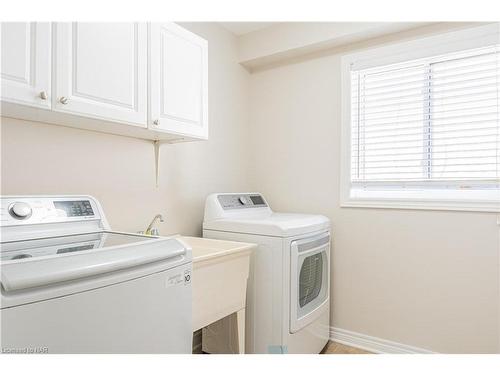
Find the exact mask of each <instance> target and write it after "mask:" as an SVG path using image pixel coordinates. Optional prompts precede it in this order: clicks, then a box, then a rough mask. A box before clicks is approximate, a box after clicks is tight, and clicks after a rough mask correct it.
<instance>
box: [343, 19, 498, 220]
mask: <svg viewBox="0 0 500 375" xmlns="http://www.w3.org/2000/svg"><path fill="white" fill-rule="evenodd" d="M478 29H479V30H481V32H482V33H483V34H484V30H486V32H487V35H488V34H492V35H493V36H494V39H489V43H485V41H486V40H488V39H487V37H483V38H482V37H481V34H480V35H479V36H476V35H474V36H475V38H469V40H471V41H470V42H469V43H463V39H462V38H463V36H464V33H467V31H465V32H461V33H460V32H458V33H457V34H458V35H455V37H456V39H457V41H456V42H455V44H453V43H448V44H446V46H447V47H448V48H449V47H450V45H451V46H452V49H453V50H452V51H446V48H440V46H441V45H444V41H443V40H442V38H439V37H434V38H430V39H427V40H425V41H423V42H422V41H421V42H420V48H422V50H421V51H424V53H425V51H426V50H427V56H424V57H417V58H415V57H416V56H417V55H418V51H419V50H418V49H414V48H416V47H417V46H416V45H414V46H412V44H411V43H409V44H408V45H407V46H406V47H408V49H407V51H411V52H409V53H405V49H404V48H403V49H402V47H405V46H399V51H400V52H398V53H397V54H396V55H395V56H396V59H395V60H398V61H397V62H390V61H391V58H390V52H391V48H390V47H385V48H382V49H380V50H378V51H377V50H373V51H371V52H370V53H369V54H367V56H365V60H364V61H362V62H361V63H358V64H356V62H358V61H359V60H362V59H360V58H359V57H360V55H357V56H355V58H352V57H351V58H349V57H348V58H347V59H346V60H347V61H345V66H346V71H345V72H344V74H345V75H346V76H347V77H344V80H345V82H346V80H348V82H347V83H348V85H347V86H348V87H349V90H345V88H346V87H345V86H346V85H344V89H343V96H347V97H348V99H349V100H348V101H349V102H348V103H347V104H348V105H347V106H344V114H343V117H344V126H348V129H344V130H346V131H345V132H344V133H347V134H349V137H345V136H344V137H343V143H348V145H347V147H346V145H345V144H344V145H343V146H344V148H345V149H348V151H349V153H348V155H349V160H344V162H343V168H344V169H348V172H349V173H346V172H345V171H344V173H343V176H344V177H343V178H345V177H346V176H349V178H348V181H344V192H343V194H344V196H343V199H342V201H343V204H344V205H346V206H349V205H354V206H378V207H393V206H394V207H416V208H453V209H472V210H486V211H498V210H499V209H500V199H499V198H500V189H499V186H500V182H499V179H500V44H499V42H498V32H497V30H498V26H497V27H496V28H494V29H493V33H491V30H492V29H491V27H490V28H486V29H485V28H484V27H483V28H478ZM476 34H477V30H476ZM449 38H450V37H448V40H449ZM452 39H453V37H452ZM461 39H462V40H461ZM478 40H479V41H481V42H482V43H478ZM460 44H462V46H461V47H460V46H459V45H460ZM474 44H480V46H478V47H476V48H470V47H473V46H474ZM441 50H444V52H442V53H438V51H439V52H440V51H441ZM401 51H403V52H401ZM388 52H389V53H388ZM393 53H394V51H393ZM424 53H422V54H424ZM361 55H362V54H361ZM405 55H408V57H407V58H405ZM388 56H389V57H388ZM410 56H411V57H412V58H409V57H410ZM379 57H382V62H379V63H377V58H379ZM370 59H373V60H374V62H375V63H372V64H367V61H370ZM347 70H348V71H347ZM345 99H346V98H344V101H345ZM346 107H348V113H345V112H346ZM346 154H347V153H346V152H344V153H343V155H346ZM345 190H348V191H345Z"/></svg>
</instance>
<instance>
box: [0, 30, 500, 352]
mask: <svg viewBox="0 0 500 375" xmlns="http://www.w3.org/2000/svg"><path fill="white" fill-rule="evenodd" d="M184 26H187V27H188V28H190V29H192V30H193V31H195V32H197V33H199V34H200V35H202V36H204V37H206V38H207V39H208V40H209V47H210V48H209V54H210V56H209V64H210V67H209V74H210V75H209V80H210V82H209V87H210V93H209V100H210V103H209V105H210V140H209V141H207V142H196V143H186V144H176V145H165V146H163V147H162V156H161V176H160V187H159V188H156V187H155V180H154V162H153V161H154V155H153V148H152V145H151V143H149V142H146V141H141V140H136V139H132V138H125V137H119V136H113V135H105V134H98V133H92V132H87V131H80V130H74V129H69V128H63V127H58V126H53V125H45V124H40V123H30V122H25V121H18V120H11V119H2V132H1V134H2V142H1V145H2V150H1V157H2V166H1V168H2V170H1V177H2V181H1V188H2V194H91V195H94V196H96V197H97V198H98V199H99V200H100V201H101V203H102V204H103V206H104V209H105V211H106V213H107V215H108V219H109V221H110V223H111V225H112V226H113V227H114V228H116V229H119V230H125V231H137V230H141V229H144V227H145V226H146V224H147V223H148V221H149V220H150V219H151V218H152V217H153V215H154V214H156V213H158V212H160V213H163V214H165V216H166V218H167V220H166V222H165V223H164V224H160V226H159V227H160V230H161V232H162V233H163V234H167V233H178V232H180V233H183V234H191V235H196V234H200V229H201V221H202V216H203V204H204V199H205V197H206V195H207V194H208V193H210V192H216V191H238V190H250V189H253V190H260V191H262V192H263V193H264V194H265V195H266V197H267V198H268V200H269V201H270V202H271V204H272V205H273V207H274V208H275V209H277V210H283V211H298V212H312V213H322V214H325V215H327V216H329V217H330V218H331V220H332V222H333V228H334V249H333V256H332V298H333V301H332V325H334V326H336V327H339V328H344V329H348V330H352V331H355V332H360V333H365V334H368V335H373V336H377V337H382V338H386V339H389V340H393V341H397V342H401V343H405V344H409V345H414V346H419V347H422V348H427V349H431V350H436V351H443V352H495V351H497V350H498V346H497V345H498V333H499V327H498V314H499V310H498V304H499V294H498V276H499V275H498V264H499V259H498V248H497V240H498V238H497V237H498V227H497V225H496V217H495V215H493V214H484V213H483V214H479V213H451V212H424V211H405V210H375V209H340V208H339V191H338V186H339V160H338V158H339V142H340V141H339V139H340V127H339V126H340V112H339V108H340V77H339V72H340V69H339V56H338V55H330V56H324V57H320V58H316V59H311V60H307V61H304V62H301V63H298V64H294V65H287V66H283V67H280V68H276V69H273V70H267V71H263V72H260V73H255V74H253V75H252V76H251V77H250V76H249V75H248V73H247V72H246V71H245V70H244V69H243V68H242V67H241V66H239V65H238V64H237V58H238V56H237V48H236V47H237V46H236V40H235V38H234V37H233V36H232V35H230V34H229V33H228V32H226V31H225V30H223V29H222V28H220V27H219V26H217V25H213V24H184ZM393 39H394V37H393ZM248 94H249V95H250V97H248ZM248 119H250V121H249V122H248ZM247 122H248V124H247ZM247 136H248V137H250V136H251V138H250V141H249V140H248V139H247ZM248 170H251V171H252V172H251V173H248Z"/></svg>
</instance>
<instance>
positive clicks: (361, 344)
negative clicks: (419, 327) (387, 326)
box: [330, 327, 435, 354]
mask: <svg viewBox="0 0 500 375" xmlns="http://www.w3.org/2000/svg"><path fill="white" fill-rule="evenodd" d="M330 340H332V341H335V342H338V343H339V344H344V345H349V346H352V347H355V348H359V349H364V350H367V351H369V352H372V353H377V354H432V353H435V352H432V351H430V350H427V349H422V348H417V347H415V346H410V345H405V344H400V343H398V342H394V341H389V340H385V339H381V338H378V337H373V336H368V335H364V334H362V333H358V332H352V331H348V330H346V329H342V328H336V327H330Z"/></svg>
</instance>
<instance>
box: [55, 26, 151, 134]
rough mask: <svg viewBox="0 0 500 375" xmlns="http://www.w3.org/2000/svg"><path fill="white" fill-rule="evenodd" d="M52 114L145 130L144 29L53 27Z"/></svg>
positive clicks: (133, 27) (145, 55)
mask: <svg viewBox="0 0 500 375" xmlns="http://www.w3.org/2000/svg"><path fill="white" fill-rule="evenodd" d="M55 60H56V62H55V69H54V72H55V73H54V74H55V87H54V95H53V109H54V110H55V111H59V112H68V113H72V114H77V115H82V116H86V117H92V118H98V119H104V120H109V121H115V122H124V123H129V124H133V125H140V126H143V127H146V126H147V113H146V108H147V104H146V101H147V25H146V24H144V23H112V22H107V23H97V22H74V23H57V24H56V31H55Z"/></svg>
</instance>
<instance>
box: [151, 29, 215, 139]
mask: <svg viewBox="0 0 500 375" xmlns="http://www.w3.org/2000/svg"><path fill="white" fill-rule="evenodd" d="M149 45H150V61H149V64H150V97H149V98H150V116H149V126H150V128H154V129H155V130H163V131H167V132H169V133H174V134H180V135H187V136H191V137H196V138H207V137H208V43H207V41H206V40H204V39H202V38H201V37H199V36H198V35H196V34H193V33H191V32H190V31H188V30H186V29H184V28H182V27H180V26H179V25H176V24H174V23H161V24H160V23H152V24H151V25H150V43H149Z"/></svg>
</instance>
